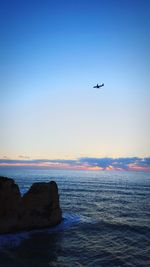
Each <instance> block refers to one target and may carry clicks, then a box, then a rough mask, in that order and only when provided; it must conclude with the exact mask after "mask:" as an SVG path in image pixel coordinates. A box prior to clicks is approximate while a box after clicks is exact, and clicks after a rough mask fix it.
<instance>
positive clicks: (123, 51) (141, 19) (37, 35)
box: [0, 0, 150, 159]
mask: <svg viewBox="0 0 150 267" xmlns="http://www.w3.org/2000/svg"><path fill="white" fill-rule="evenodd" d="M149 14H150V1H148V0H147V1H146V0H141V1H138V0H137V1H135V0H130V1H128V0H118V1H115V0H114V1H113V0H112V1H107V0H106V1H104V0H103V1H101V0H99V1H96V0H90V1H89V0H76V1H75V0H74V1H72V0H68V1H67V0H66V1H63V0H60V1H58V0H53V1H51V0H49V1H48V0H41V1H38V0H34V1H33V0H30V1H29V0H26V1H24V0H18V1H16V0H13V1H11V0H9V1H8V0H0V39H1V41H0V107H1V118H0V119H1V130H0V157H8V158H17V157H19V155H23V156H29V157H30V158H50V159H55V158H60V159H61V158H76V157H81V156H86V157H88V156H89V157H92V156H93V157H104V156H108V157H119V156H121V157H124V156H125V157H130V156H140V157H146V156H149V154H150V153H149V152H150V141H149V136H150V122H149V121H150V120H149V100H150V75H149V70H150V19H149ZM101 82H104V83H105V87H104V88H103V89H102V90H100V91H99V90H96V89H93V88H92V87H93V85H94V84H95V83H101Z"/></svg>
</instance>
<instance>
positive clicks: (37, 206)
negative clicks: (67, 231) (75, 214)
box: [0, 177, 62, 234]
mask: <svg viewBox="0 0 150 267" xmlns="http://www.w3.org/2000/svg"><path fill="white" fill-rule="evenodd" d="M61 219H62V213H61V209H60V206H59V195H58V188H57V184H56V183H55V182H54V181H51V182H49V183H34V184H33V185H32V186H31V188H30V189H29V191H28V192H27V193H25V194H24V195H23V197H21V194H20V190H19V187H18V185H17V184H15V182H14V180H13V179H10V178H6V177H0V234H3V233H11V232H16V231H22V230H31V229H38V228H44V227H50V226H54V225H56V224H58V223H60V222H61Z"/></svg>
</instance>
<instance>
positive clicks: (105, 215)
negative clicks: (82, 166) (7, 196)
mask: <svg viewBox="0 0 150 267" xmlns="http://www.w3.org/2000/svg"><path fill="white" fill-rule="evenodd" d="M0 175H3V176H7V177H10V178H14V179H15V181H16V183H18V185H19V187H20V190H21V193H22V194H24V193H25V192H26V191H27V190H28V189H29V187H30V186H31V184H32V183H34V182H48V181H51V180H54V181H56V182H57V184H58V188H59V196H60V205H61V208H62V213H63V220H62V222H61V224H59V225H57V226H55V227H53V228H48V229H43V230H34V231H30V232H20V233H16V234H7V235H0V267H50V266H51V267H83V266H84V267H133V266H134V267H135V266H136V267H150V173H149V172H134V171H132V172H129V171H117V172H115V171H71V170H46V169H32V168H22V167H20V168H19V167H18V168H15V167H9V168H6V167H3V168H2V167H1V168H0Z"/></svg>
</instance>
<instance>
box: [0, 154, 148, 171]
mask: <svg viewBox="0 0 150 267" xmlns="http://www.w3.org/2000/svg"><path fill="white" fill-rule="evenodd" d="M0 167H37V168H49V169H70V170H98V171H99V170H118V171H119V170H120V171H121V170H125V171H131V170H135V171H150V157H147V158H139V157H127V158H107V157H105V158H94V157H82V158H79V159H73V160H65V159H29V158H27V157H26V158H25V159H23V157H22V159H8V158H6V157H4V158H3V159H0Z"/></svg>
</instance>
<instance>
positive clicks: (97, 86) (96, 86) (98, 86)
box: [93, 83, 104, 89]
mask: <svg viewBox="0 0 150 267" xmlns="http://www.w3.org/2000/svg"><path fill="white" fill-rule="evenodd" d="M102 86H104V83H102V84H100V85H98V83H97V85H95V86H93V88H97V89H99V88H100V87H102Z"/></svg>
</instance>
